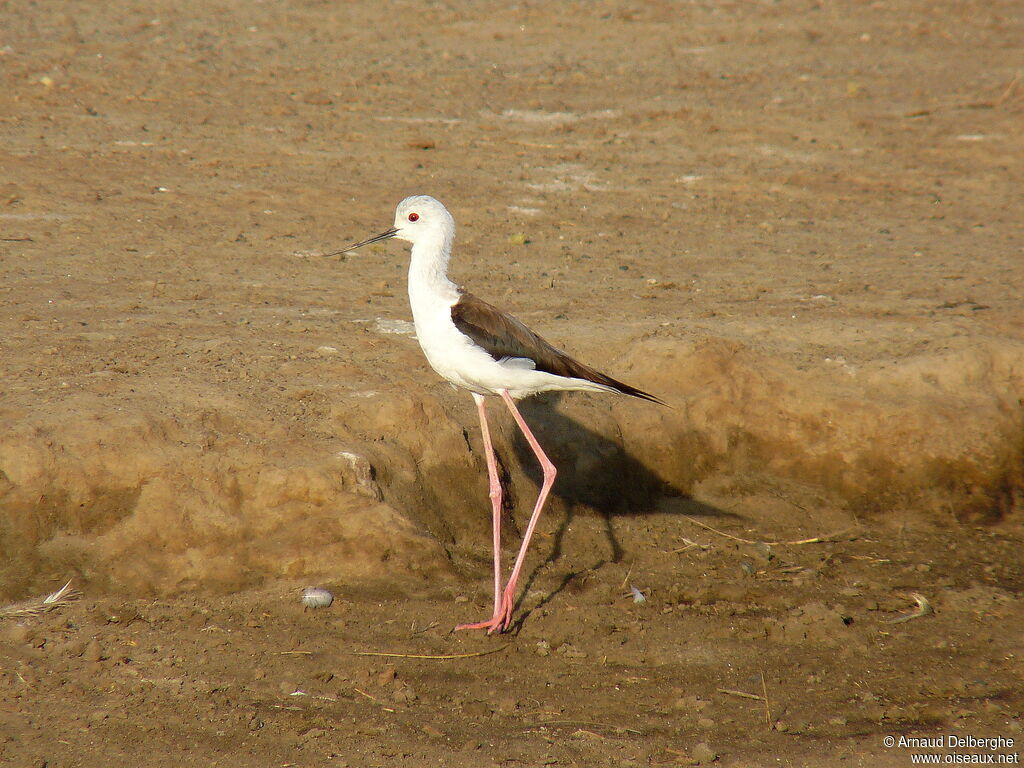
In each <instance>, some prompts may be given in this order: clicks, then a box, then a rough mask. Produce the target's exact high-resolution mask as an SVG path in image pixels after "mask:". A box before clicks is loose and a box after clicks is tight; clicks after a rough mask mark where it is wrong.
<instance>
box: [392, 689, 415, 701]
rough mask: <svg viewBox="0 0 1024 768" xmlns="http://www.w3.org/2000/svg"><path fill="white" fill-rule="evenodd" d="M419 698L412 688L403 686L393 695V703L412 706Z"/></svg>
mask: <svg viewBox="0 0 1024 768" xmlns="http://www.w3.org/2000/svg"><path fill="white" fill-rule="evenodd" d="M418 698H419V697H418V696H417V695H416V691H414V690H413V689H412V688H410V687H409V686H408V685H403V686H401V687H400V688H398V689H397V690H396V691H395V692H394V693H393V694H391V699H392V701H395V702H396V703H398V704H412V703H413V702H414V701H416V699H418Z"/></svg>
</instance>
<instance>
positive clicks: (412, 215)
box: [409, 213, 420, 221]
mask: <svg viewBox="0 0 1024 768" xmlns="http://www.w3.org/2000/svg"><path fill="white" fill-rule="evenodd" d="M419 220H420V215H419V214H418V213H410V214H409V221H419Z"/></svg>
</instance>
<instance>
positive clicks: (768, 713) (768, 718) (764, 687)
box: [761, 669, 772, 731]
mask: <svg viewBox="0 0 1024 768" xmlns="http://www.w3.org/2000/svg"><path fill="white" fill-rule="evenodd" d="M761 691H762V693H764V721H765V723H766V724H767V725H768V730H769V731H770V730H771V729H772V708H771V705H770V704H769V703H768V683H766V682H765V680H764V670H763V669H762V670H761Z"/></svg>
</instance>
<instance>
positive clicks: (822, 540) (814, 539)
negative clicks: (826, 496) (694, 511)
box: [680, 515, 851, 547]
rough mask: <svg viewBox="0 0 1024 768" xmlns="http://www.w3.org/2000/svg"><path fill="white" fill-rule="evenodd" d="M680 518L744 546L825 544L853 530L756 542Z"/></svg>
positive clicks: (694, 520)
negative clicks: (788, 539) (794, 538)
mask: <svg viewBox="0 0 1024 768" xmlns="http://www.w3.org/2000/svg"><path fill="white" fill-rule="evenodd" d="M680 517H682V518H683V519H684V520H689V521H690V522H691V523H693V524H694V525H699V526H700V527H701V528H705V529H707V530H709V531H711V532H712V533H717V534H718V535H719V536H725V538H727V539H732V540H733V541H738V542H740V543H742V544H765V545H767V546H769V547H794V546H798V545H800V544H824V543H827V542H832V541H835V540H836V539H837V538H838V537H839V536H841V535H843V534H844V533H846V532H847V531H849V530H851V529H850V528H844V529H843V530H841V531H836V532H835V533H830V534H827V535H825V536H813V537H811V538H809V539H797V540H796V541H755V540H754V539H744V538H742V537H741V536H733V535H732V534H731V533H726V532H725V531H720V530H718V529H717V528H712V527H711V526H710V525H708V524H707V523H702V522H701V521H700V520H697V519H695V518H692V517H690V516H689V515H680Z"/></svg>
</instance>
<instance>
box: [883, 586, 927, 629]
mask: <svg viewBox="0 0 1024 768" xmlns="http://www.w3.org/2000/svg"><path fill="white" fill-rule="evenodd" d="M910 597H911V598H913V600H914V602H915V603H917V608H915V609H914V610H913V611H911V612H910V613H906V614H904V615H902V616H897V617H896V618H894V619H887V620H886V621H885V622H883V623H884V624H902V623H903V622H905V621H911V620H913V619H919V618H921V617H922V616H927V615H928V614H929V613H935V609H934V608H932V604H931V603H929V602H928V598H927V597H925V596H924V595H922V594H921V593H920V592H911V593H910Z"/></svg>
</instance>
